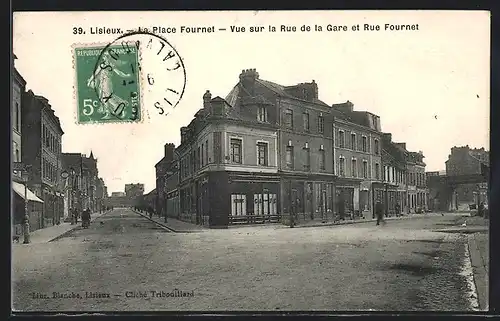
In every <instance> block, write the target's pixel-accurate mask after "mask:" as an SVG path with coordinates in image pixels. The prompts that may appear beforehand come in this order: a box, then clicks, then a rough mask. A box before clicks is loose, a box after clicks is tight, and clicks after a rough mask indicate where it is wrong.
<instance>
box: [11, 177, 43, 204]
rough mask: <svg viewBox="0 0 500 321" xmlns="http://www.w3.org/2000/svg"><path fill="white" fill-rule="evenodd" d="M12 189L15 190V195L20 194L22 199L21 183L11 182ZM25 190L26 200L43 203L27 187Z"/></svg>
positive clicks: (22, 186) (22, 189)
mask: <svg viewBox="0 0 500 321" xmlns="http://www.w3.org/2000/svg"><path fill="white" fill-rule="evenodd" d="M12 189H14V192H16V194H17V195H19V196H21V197H22V198H23V199H24V185H23V184H20V183H17V182H12ZM26 191H27V193H26V195H27V196H28V201H33V202H38V203H43V201H42V200H41V199H39V198H38V197H37V196H36V195H35V194H34V193H33V192H32V191H30V190H29V189H27V190H26Z"/></svg>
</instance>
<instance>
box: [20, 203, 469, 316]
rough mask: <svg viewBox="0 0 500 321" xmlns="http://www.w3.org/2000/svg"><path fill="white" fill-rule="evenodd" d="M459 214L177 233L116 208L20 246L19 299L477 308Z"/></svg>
mask: <svg viewBox="0 0 500 321" xmlns="http://www.w3.org/2000/svg"><path fill="white" fill-rule="evenodd" d="M456 220H457V216H453V215H445V216H440V215H439V216H437V215H436V216H432V217H423V218H412V219H404V220H394V221H388V222H387V224H386V225H381V226H375V224H372V223H361V224H351V225H341V226H328V227H311V228H295V229H290V228H286V227H284V226H280V225H274V226H271V225H270V226H261V227H251V226H249V227H241V228H234V229H227V230H208V231H205V232H200V233H190V234H184V233H173V232H169V231H168V230H165V229H162V228H160V227H159V226H157V225H155V224H154V223H153V222H151V221H149V220H147V219H146V218H144V217H142V216H140V215H138V214H136V213H134V212H132V211H131V210H129V209H115V210H113V211H111V212H110V213H108V214H106V215H103V216H102V217H99V218H97V219H96V221H95V222H93V223H92V224H91V226H90V228H89V229H81V228H78V229H76V230H75V231H73V232H71V233H69V234H67V235H64V236H63V237H61V238H59V239H57V240H55V241H53V242H50V243H45V244H31V245H29V246H17V247H15V248H14V249H13V257H12V266H13V275H12V280H13V304H14V305H13V309H14V310H17V311H133V310H139V311H159V310H162V311H169V310H175V311H210V310H214V311H215V310H217V311H221V310H253V311H257V310H260V311H263V310H265V311H293V310H296V311H297V310H300V311H310V310H322V311H328V310H337V311H338V310H343V311H347V310H376V311H394V310H400V311H404V310H408V311H415V310H426V311H429V310H433V311H444V310H446V311H450V310H455V311H466V310H471V306H470V302H469V300H468V297H467V296H468V294H467V291H468V289H467V281H466V278H465V277H464V276H462V275H461V273H462V269H463V266H464V257H465V253H466V246H465V244H466V242H467V236H466V235H464V234H460V233H443V232H436V231H433V230H435V229H443V228H446V227H450V226H453V225H454V224H455V221H456Z"/></svg>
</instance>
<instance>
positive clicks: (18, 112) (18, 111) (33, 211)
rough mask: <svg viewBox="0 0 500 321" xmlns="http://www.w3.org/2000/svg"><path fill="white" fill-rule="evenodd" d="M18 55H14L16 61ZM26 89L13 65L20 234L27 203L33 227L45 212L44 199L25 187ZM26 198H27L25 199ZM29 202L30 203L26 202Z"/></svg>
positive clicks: (14, 173) (14, 158) (15, 187)
mask: <svg viewBox="0 0 500 321" xmlns="http://www.w3.org/2000/svg"><path fill="white" fill-rule="evenodd" d="M15 59H16V56H15V55H14V61H13V63H14V62H15ZM25 90H26V80H24V78H23V77H22V76H21V74H20V73H19V72H18V71H17V69H16V68H15V66H13V71H12V106H11V117H12V163H13V171H12V189H13V197H12V201H13V202H12V212H13V219H12V224H13V226H14V233H16V234H20V233H21V231H22V222H23V219H24V217H25V205H28V213H27V214H28V216H29V217H30V223H31V224H32V225H33V229H35V228H37V227H39V226H40V225H41V224H40V223H39V222H40V221H41V217H42V213H43V201H42V200H41V199H40V198H38V197H37V196H36V195H35V194H34V193H33V192H32V191H31V190H29V189H26V188H25V181H24V179H25V178H26V174H25V175H24V177H23V171H25V170H26V168H25V166H24V165H25V163H24V162H23V155H22V108H23V106H24V100H23V95H24V92H25ZM25 198H26V199H27V200H25ZM26 203H28V204H26Z"/></svg>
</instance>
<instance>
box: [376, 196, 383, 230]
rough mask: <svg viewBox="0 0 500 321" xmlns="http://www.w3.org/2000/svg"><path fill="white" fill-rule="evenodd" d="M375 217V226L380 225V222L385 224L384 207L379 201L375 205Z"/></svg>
mask: <svg viewBox="0 0 500 321" xmlns="http://www.w3.org/2000/svg"><path fill="white" fill-rule="evenodd" d="M375 215H376V216H377V225H380V222H383V223H385V221H384V206H383V205H382V202H381V201H380V200H377V203H376V204H375Z"/></svg>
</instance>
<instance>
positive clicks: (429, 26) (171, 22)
mask: <svg viewBox="0 0 500 321" xmlns="http://www.w3.org/2000/svg"><path fill="white" fill-rule="evenodd" d="M386 23H388V24H395V25H396V24H418V30H415V31H399V32H396V31H384V26H385V24H386ZM282 24H283V25H288V26H291V25H294V26H297V28H298V29H300V26H302V25H310V26H311V28H312V29H313V30H314V25H315V24H317V25H322V26H323V31H322V32H315V31H311V32H300V31H298V32H294V33H282V32H279V27H280V25H282ZM328 24H332V25H345V26H347V27H348V29H349V31H346V32H344V31H342V32H334V31H326V26H327V25H328ZM356 24H360V29H361V30H360V31H352V29H351V28H352V25H356ZM363 24H372V25H376V24H379V25H380V26H381V29H382V30H380V31H363ZM183 25H184V26H189V27H196V26H215V29H216V30H217V29H218V28H227V31H216V32H215V33H207V34H181V33H180V30H179V29H180V27H181V26H183ZM231 25H235V26H245V27H246V28H247V29H248V28H249V27H250V26H265V27H266V28H265V29H266V31H265V32H261V33H250V32H245V33H239V34H237V33H231V31H230V26H231ZM268 25H275V26H277V29H278V31H277V32H275V33H271V32H268V31H267V29H268V27H267V26H268ZM153 26H163V27H176V29H177V32H176V33H175V34H163V35H162V36H164V37H165V38H166V39H167V40H168V41H169V42H170V44H172V46H174V47H175V48H176V49H177V51H178V53H179V55H180V56H181V57H182V59H183V62H184V65H185V70H186V75H187V82H186V90H185V93H184V97H183V98H182V100H181V101H180V102H179V104H178V105H177V107H176V108H175V109H174V110H172V111H171V112H170V114H169V115H168V116H161V115H159V114H158V111H157V110H156V108H155V107H154V106H153V104H154V101H155V99H156V97H157V95H158V92H157V91H156V92H155V90H154V89H146V86H147V81H146V84H145V81H144V80H143V83H142V84H143V93H144V97H143V106H142V109H143V111H144V113H145V118H144V121H143V122H142V123H140V124H126V125H124V124H104V125H79V124H77V123H76V98H75V96H74V89H73V86H74V83H75V75H76V73H75V70H74V69H73V60H72V59H73V56H72V49H71V48H72V45H74V44H75V43H79V44H89V43H104V44H105V43H107V42H110V41H113V40H114V39H115V38H116V35H92V34H90V27H93V28H96V27H111V28H117V27H121V28H123V29H125V30H126V29H136V28H137V27H148V28H152V27H153ZM73 27H82V28H83V29H84V30H86V34H85V35H74V34H73ZM489 30H490V21H489V13H487V12H479V11H477V12H471V11H469V12H459V11H456V12H452V11H450V12H437V11H436V12H430V11H427V12H424V11H419V12H411V11H407V12H398V11H390V12H389V11H388V12H376V11H359V12H354V11H349V12H347V11H345V12H340V11H338V12H333V11H330V12H326V11H309V12H298V11H294V12H285V11H283V12H262V11H260V12H163V13H162V12H135V13H133V12H95V13H85V12H71V13H69V12H68V13H66V12H56V13H54V12H53V13H15V14H14V25H13V33H14V35H13V49H14V53H15V54H16V55H17V57H18V59H17V61H16V68H17V69H18V70H19V72H20V73H21V74H22V75H23V77H24V78H25V79H26V81H27V89H31V90H33V91H34V92H35V93H36V94H38V95H43V96H45V97H46V98H48V99H49V101H50V103H51V105H52V107H53V108H54V110H55V112H56V114H57V115H58V116H59V118H60V120H61V124H62V127H63V130H64V132H65V134H64V136H63V152H82V153H86V154H89V153H90V151H91V150H92V151H93V153H94V155H95V156H96V157H97V158H98V161H99V163H98V167H99V173H100V175H101V176H102V177H103V178H104V180H105V182H106V184H107V186H108V191H109V193H110V194H111V192H113V191H123V190H124V185H125V184H126V183H137V182H141V183H144V184H145V190H146V192H149V191H150V190H151V189H153V188H154V187H155V171H154V165H155V164H156V163H157V162H158V161H159V160H160V159H161V158H162V156H163V145H164V144H165V143H167V142H173V143H175V144H176V145H178V144H179V142H180V127H181V126H185V125H187V124H188V123H189V122H190V121H191V119H192V118H193V115H194V113H195V112H196V111H197V110H198V109H200V108H201V107H202V96H203V94H204V92H205V91H206V90H207V89H209V90H210V91H211V92H212V96H213V97H215V96H221V97H225V96H226V94H227V93H228V92H229V91H230V90H231V89H232V87H233V86H234V85H235V84H236V83H237V82H238V75H239V74H240V72H241V70H242V69H248V68H256V69H257V71H258V72H259V74H260V78H262V79H265V80H270V81H273V82H276V83H279V84H283V85H294V84H297V83H299V82H310V81H312V80H313V79H314V80H315V81H316V83H317V84H318V87H319V98H320V99H321V100H323V101H324V102H326V103H327V104H333V103H339V102H345V101H346V100H350V101H351V102H353V103H354V108H355V110H368V111H370V112H373V113H375V114H377V115H379V116H380V117H381V123H382V130H383V131H384V132H391V133H392V137H393V140H394V141H396V142H406V143H407V148H408V149H410V150H412V151H419V150H421V151H423V152H424V155H425V161H426V163H427V170H428V171H430V170H442V169H444V162H445V161H446V159H447V157H448V154H449V152H450V148H451V147H452V146H455V145H457V146H461V145H469V146H471V147H485V148H487V149H489V96H490V90H489V69H490V67H489V56H490V55H489V53H490V31H489ZM153 58H154V57H153V56H151V55H150V56H148V55H147V53H144V55H143V60H144V65H143V68H142V72H143V73H144V74H143V76H144V77H145V73H149V72H150V71H151V72H156V75H158V73H159V72H160V71H159V69H161V68H159V67H155V65H154V63H157V62H156V61H153V60H154V59H153ZM146 69H147V70H146ZM158 79H160V78H158Z"/></svg>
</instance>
